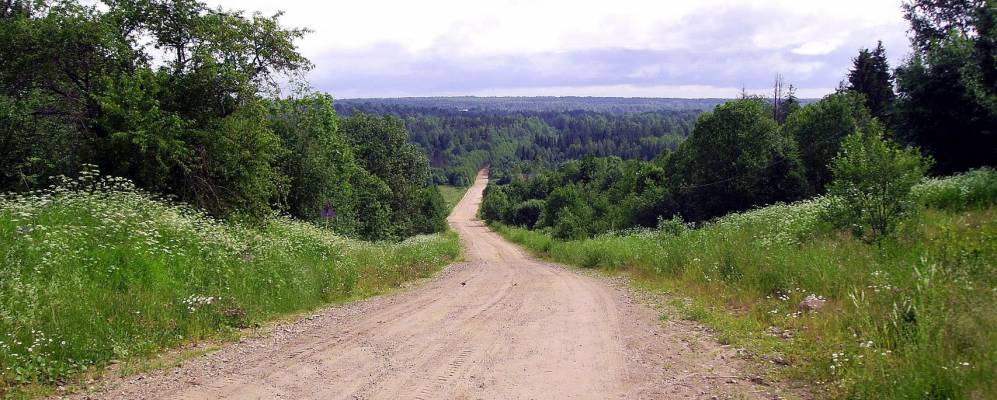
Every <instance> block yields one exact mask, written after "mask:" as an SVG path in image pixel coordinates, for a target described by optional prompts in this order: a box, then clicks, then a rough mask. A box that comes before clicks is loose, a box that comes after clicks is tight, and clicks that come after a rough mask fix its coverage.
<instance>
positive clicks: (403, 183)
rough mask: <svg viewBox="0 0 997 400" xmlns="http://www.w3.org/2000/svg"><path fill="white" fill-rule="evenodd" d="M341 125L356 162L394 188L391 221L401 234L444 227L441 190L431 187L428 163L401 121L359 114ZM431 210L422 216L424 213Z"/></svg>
mask: <svg viewBox="0 0 997 400" xmlns="http://www.w3.org/2000/svg"><path fill="white" fill-rule="evenodd" d="M340 128H341V130H342V132H343V134H344V135H345V137H346V138H347V140H348V141H349V142H350V144H351V147H352V148H353V151H354V153H355V154H356V157H357V161H358V162H359V164H360V165H361V167H363V168H364V169H365V170H367V171H369V172H371V173H372V174H373V175H374V176H376V177H377V178H378V179H380V180H381V181H383V182H384V183H385V184H387V186H388V188H390V190H391V194H392V201H391V221H392V224H393V225H394V226H395V228H396V229H397V232H398V236H401V237H406V236H411V235H415V234H420V233H430V232H437V231H439V230H441V229H443V227H445V219H446V210H445V207H443V206H442V199H441V200H440V203H439V204H440V207H436V199H435V197H437V196H439V192H438V191H436V190H435V189H434V190H427V188H432V186H431V185H430V177H429V162H428V160H427V158H426V155H425V154H424V153H422V151H420V150H419V148H418V147H416V146H415V145H413V144H411V143H409V142H408V132H406V130H405V125H404V123H403V122H402V120H400V119H398V118H395V117H390V116H385V117H375V116H371V115H367V114H363V113H357V114H354V115H351V116H350V117H348V118H345V119H343V120H342V121H341V123H340ZM424 211H426V212H431V215H428V216H427V215H423V214H422V212H424Z"/></svg>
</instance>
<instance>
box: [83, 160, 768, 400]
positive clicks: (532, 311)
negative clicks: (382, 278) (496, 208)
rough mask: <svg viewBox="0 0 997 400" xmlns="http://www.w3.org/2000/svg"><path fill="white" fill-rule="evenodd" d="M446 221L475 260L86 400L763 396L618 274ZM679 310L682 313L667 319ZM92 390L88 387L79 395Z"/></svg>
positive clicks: (703, 339)
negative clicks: (542, 256) (542, 257)
mask: <svg viewBox="0 0 997 400" xmlns="http://www.w3.org/2000/svg"><path fill="white" fill-rule="evenodd" d="M486 183H487V177H486V176H485V175H484V174H482V175H481V176H479V177H478V179H477V181H476V182H475V183H474V185H473V186H472V187H471V188H470V189H469V190H468V192H467V195H465V197H464V198H463V200H461V202H460V203H459V204H458V205H457V207H456V209H455V210H454V212H453V214H452V215H451V216H450V218H449V222H450V225H451V227H453V229H454V230H455V231H456V232H457V233H459V234H460V236H461V238H462V240H463V242H464V243H465V245H466V249H467V250H466V259H467V262H465V263H461V264H456V265H453V266H450V267H448V268H447V269H446V270H444V271H443V272H442V273H441V274H440V275H439V276H438V277H436V278H434V279H432V280H429V281H428V282H425V283H422V284H419V285H417V286H416V287H415V288H412V289H410V290H406V291H402V292H400V293H397V294H393V295H388V296H381V297H378V298H374V299H370V300H367V301H363V302H358V303H354V304H350V305H345V306H337V307H331V308H328V309H325V310H323V311H322V312H320V313H319V314H317V315H315V316H312V317H309V318H304V319H302V320H301V321H298V322H294V323H290V324H287V325H285V326H282V327H279V328H278V329H276V331H275V332H274V333H272V334H270V335H268V336H266V337H261V338H251V339H246V340H244V341H242V342H240V343H238V344H233V345H230V346H226V347H225V348H223V349H222V350H220V351H218V352H215V353H212V354H210V355H206V356H202V357H200V358H197V359H195V360H191V361H188V362H187V363H185V364H184V365H183V366H181V367H177V368H173V369H170V370H164V371H160V372H157V373H154V374H151V375H147V376H138V377H129V378H125V379H123V380H121V381H119V382H115V383H112V384H110V385H108V388H106V389H104V390H103V391H100V392H97V393H93V394H90V395H88V397H92V398H120V399H125V398H127V399H134V398H166V399H264V398H265V399H274V398H287V399H309V398H310V399H354V398H360V399H367V398H370V399H479V398H484V399H568V398H571V399H609V398H654V399H658V398H727V397H729V396H731V395H737V396H739V397H749V398H751V397H756V396H761V395H762V394H763V393H762V392H763V391H764V389H765V388H764V387H759V386H757V385H754V384H751V383H750V382H748V381H747V380H746V379H743V378H744V373H743V372H741V371H740V367H741V364H740V363H741V362H740V361H738V360H737V358H736V357H732V352H733V351H732V350H730V349H725V348H723V347H721V346H719V345H717V344H716V343H715V342H714V341H713V340H711V339H710V338H709V337H707V335H706V334H704V333H703V332H702V331H701V330H699V329H697V328H696V327H695V326H694V325H692V324H689V323H686V322H681V321H669V322H666V323H662V322H660V321H659V319H658V317H659V315H660V311H657V310H654V309H652V308H651V307H649V306H646V305H642V304H640V302H638V301H636V300H635V299H634V297H633V295H632V294H630V292H629V291H628V290H627V289H626V288H625V287H624V286H625V285H621V284H619V283H615V284H613V283H612V282H610V280H609V279H606V278H600V277H597V276H591V275H586V274H582V273H579V272H577V271H575V270H572V269H568V268H565V267H561V266H556V265H551V264H548V263H544V262H541V261H538V260H536V259H534V258H532V257H530V256H528V255H526V254H525V253H524V252H523V251H522V250H520V249H519V248H518V247H516V246H515V245H513V244H511V243H509V242H507V241H505V240H503V239H502V238H501V237H499V236H498V235H497V234H495V233H493V232H491V231H489V230H488V229H487V228H486V227H485V226H484V225H482V223H481V222H480V221H477V220H476V219H475V212H476V210H477V208H478V204H479V203H480V201H481V195H482V191H483V190H484V187H485V185H486ZM673 319H674V318H673ZM85 397H87V396H85Z"/></svg>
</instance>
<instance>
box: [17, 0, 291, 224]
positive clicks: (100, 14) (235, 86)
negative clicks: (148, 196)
mask: <svg viewBox="0 0 997 400" xmlns="http://www.w3.org/2000/svg"><path fill="white" fill-rule="evenodd" d="M5 7H7V6H5ZM14 8H17V7H16V6H15V7H14ZM5 11H7V12H5V13H4V17H3V19H2V20H0V41H2V42H3V43H10V44H12V45H11V46H4V47H3V49H2V50H0V52H2V53H0V60H4V61H2V62H0V83H2V90H3V93H2V95H3V96H4V97H5V99H6V100H5V101H2V102H0V105H3V106H4V111H3V112H2V113H0V115H3V116H5V117H8V118H11V119H12V120H13V121H14V122H15V124H10V125H9V124H4V126H5V132H4V133H3V134H4V135H5V136H6V138H11V139H12V140H11V141H10V143H11V147H12V148H13V149H14V152H15V153H16V154H18V156H17V159H15V160H11V161H10V162H11V163H12V165H9V166H10V167H13V168H9V170H13V171H18V170H20V171H21V172H20V173H15V174H9V173H8V174H7V176H6V179H5V181H3V182H0V186H2V187H4V188H13V189H26V188H31V187H37V186H35V185H39V184H45V183H46V182H41V181H39V178H38V177H45V176H51V175H53V174H57V173H69V172H74V171H75V170H76V169H78V168H79V165H80V164H79V163H82V162H91V163H95V164H98V165H100V166H101V168H102V169H103V170H106V171H108V172H112V173H114V174H116V175H122V176H126V177H130V178H132V179H133V180H135V182H136V183H137V184H139V185H141V186H142V187H145V188H149V189H152V190H156V191H164V192H169V193H172V194H175V195H178V196H180V197H181V198H182V199H184V200H186V201H190V202H192V203H194V204H196V205H198V206H200V207H202V208H204V209H207V210H209V211H211V212H213V213H216V214H228V213H232V212H235V211H238V212H240V213H243V214H248V215H251V216H255V217H257V218H259V217H262V216H264V215H267V214H269V212H270V206H269V204H270V200H271V199H273V198H276V197H280V196H281V195H282V194H283V191H282V188H283V176H282V174H281V173H280V171H278V170H277V169H276V168H274V166H273V164H274V163H275V161H276V159H277V158H278V157H280V156H281V153H282V149H281V148H280V146H279V141H278V140H277V139H276V137H275V136H274V134H273V133H272V132H271V131H270V130H269V129H268V128H267V121H266V118H265V111H264V108H263V107H262V104H261V102H260V99H259V96H258V93H259V92H261V91H265V90H268V89H269V88H271V87H273V85H275V82H276V79H278V78H277V77H278V76H282V75H286V74H290V73H294V72H297V71H302V70H304V69H307V68H308V67H309V63H308V61H307V60H305V59H304V58H303V57H302V56H301V55H299V54H298V53H297V52H296V50H295V47H294V41H295V40H297V39H298V38H300V37H301V36H302V35H303V33H304V31H301V30H295V29H286V28H284V27H282V26H281V25H280V23H279V20H278V18H279V15H278V16H273V17H264V16H262V15H258V14H257V15H252V16H245V15H243V14H241V13H238V12H228V11H223V10H215V9H211V8H209V7H208V6H207V5H205V4H204V3H200V2H197V1H192V0H186V1H165V0H164V1H158V0H157V1H128V2H117V1H109V2H106V3H104V4H100V5H99V6H98V5H81V4H77V3H76V2H71V1H53V2H50V3H38V5H37V6H35V7H34V9H33V10H31V12H9V10H5ZM161 21H172V23H170V24H162V23H160V22H161ZM138 38H143V40H148V41H149V43H148V45H140V44H139V39H138ZM246 43H249V44H251V45H245V44H246ZM150 48H156V49H158V51H159V52H161V53H162V54H163V55H164V57H161V58H158V59H157V58H154V57H153V56H152V55H151V54H150V53H149V50H148V49H150ZM154 60H155V61H154ZM157 63H158V64H159V65H157ZM18 125H20V126H24V125H27V126H28V127H39V126H44V127H54V128H56V129H53V130H52V131H51V132H39V131H38V130H37V128H36V129H32V130H29V131H28V132H19V131H18V130H19V129H20V126H18ZM67 130H68V131H69V132H66V131H67ZM30 134H39V135H40V136H39V137H33V136H31V137H29V136H24V135H30ZM53 135H57V136H53ZM62 135H68V136H69V138H71V139H72V140H66V139H65V136H62ZM41 138H45V139H46V140H45V141H41V143H39V144H37V145H36V143H38V142H39V141H40V140H35V139H41ZM51 139H54V141H48V140H51ZM56 146H59V148H58V150H60V151H61V152H62V153H63V154H67V156H64V157H52V158H45V159H46V162H44V163H38V162H31V160H35V159H43V157H47V156H48V155H49V154H50V153H51V152H52V150H51V149H52V148H53V147H56ZM7 167H8V165H4V169H8V168H7ZM18 167H20V168H18ZM39 167H45V168H44V169H41V170H38V169H37V168H39ZM25 168H27V171H28V173H24V172H25V171H26V170H25ZM31 168H36V169H35V170H32V169H31ZM11 175H14V176H11ZM12 178H13V179H12ZM25 178H31V179H25Z"/></svg>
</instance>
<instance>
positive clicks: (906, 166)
mask: <svg viewBox="0 0 997 400" xmlns="http://www.w3.org/2000/svg"><path fill="white" fill-rule="evenodd" d="M929 165H930V160H929V159H927V158H924V157H922V156H921V155H920V154H919V153H918V151H917V150H916V149H912V148H906V149H905V148H901V147H900V146H899V145H897V144H896V143H893V142H892V141H889V140H887V139H884V138H883V135H882V132H881V131H874V132H868V133H861V132H857V133H854V134H852V135H849V136H848V137H847V138H846V139H845V140H844V142H843V143H842V146H841V152H840V153H839V154H838V156H837V157H835V159H834V161H833V162H832V164H831V171H832V174H833V176H834V180H833V181H832V182H831V185H830V187H829V192H830V194H831V195H832V196H833V198H834V199H835V200H836V201H835V205H836V209H835V210H834V211H835V213H834V214H835V215H836V217H837V218H836V219H835V222H837V223H838V224H839V225H845V226H848V227H850V228H851V229H852V231H853V232H854V233H855V234H856V235H858V236H861V237H864V238H866V239H868V240H870V241H876V242H878V241H880V240H882V239H883V238H884V237H886V236H887V235H889V234H891V233H893V231H894V230H895V229H896V227H897V225H898V224H899V223H900V222H902V221H903V220H904V218H905V217H907V216H909V215H910V214H911V213H912V212H913V211H914V209H915V205H914V202H913V201H912V199H911V188H913V187H914V185H916V184H918V183H920V182H921V180H923V179H924V174H925V172H926V171H927V169H928V168H929Z"/></svg>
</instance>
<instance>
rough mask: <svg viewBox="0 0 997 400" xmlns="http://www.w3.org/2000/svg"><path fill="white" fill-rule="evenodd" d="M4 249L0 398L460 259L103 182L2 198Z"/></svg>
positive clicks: (441, 239)
mask: <svg viewBox="0 0 997 400" xmlns="http://www.w3.org/2000/svg"><path fill="white" fill-rule="evenodd" d="M0 249H2V251H0V259H2V260H3V265H2V268H0V332H2V334H0V365H2V366H3V368H0V394H2V393H4V392H6V391H11V390H16V389H17V388H18V387H20V386H22V385H24V384H29V383H51V384H55V383H60V384H62V383H66V382H71V379H72V377H73V376H75V375H78V374H80V373H82V372H86V371H94V370H98V369H100V368H101V367H102V366H104V365H106V364H107V363H108V362H110V361H111V360H126V359H130V358H134V357H143V356H147V355H150V354H152V353H154V352H157V351H160V350H163V349H166V348H169V347H172V346H176V345H179V344H182V343H187V342H193V341H198V340H202V339H205V338H211V337H214V336H216V335H217V334H219V333H225V332H232V331H234V330H237V329H240V328H246V327H254V326H259V325H260V324H262V323H265V322H266V321H269V320H271V319H273V318H275V317H278V316H281V315H286V314H288V313H294V312H299V311H303V310H308V309H311V308H315V307H318V306H321V305H323V304H327V303H329V302H335V301H343V300H348V299H355V298H362V297H365V296H369V295H371V294H375V293H380V292H382V291H384V290H387V289H390V288H395V287H398V286H399V284H401V283H402V282H404V281H407V280H411V279H414V278H418V277H427V276H430V275H431V274H432V273H434V272H435V271H437V270H439V269H440V268H441V267H442V266H444V265H446V264H448V263H450V262H452V261H454V259H455V258H457V257H458V256H459V253H460V245H459V243H458V241H457V238H456V236H455V235H454V234H453V233H445V234H434V235H428V236H416V237H412V238H409V239H406V240H404V241H401V242H377V243H373V242H362V241H358V240H354V239H348V238H345V237H342V236H339V235H337V234H335V233H333V232H332V231H330V230H327V229H324V228H321V227H317V226H315V225H312V224H309V223H306V222H301V221H296V220H293V219H290V218H287V217H271V218H267V219H266V220H265V221H264V222H261V223H258V224H252V225H249V224H239V223H231V222H224V221H221V220H218V219H216V218H213V217H210V216H208V215H206V214H204V213H203V212H201V211H198V210H197V209H195V208H192V207H190V206H187V205H182V204H173V203H170V202H167V201H164V200H161V199H159V198H157V197H155V196H153V195H151V194H149V193H146V192H143V191H141V190H138V189H136V188H135V187H134V185H133V184H132V183H131V182H129V181H128V180H125V179H120V178H111V177H102V176H99V175H98V174H97V173H96V171H86V172H85V173H83V175H82V176H81V177H80V178H78V179H73V180H68V179H66V180H63V181H62V182H60V183H59V184H57V185H56V186H55V187H54V188H52V189H46V190H41V191H35V192H29V193H22V194H7V195H4V196H3V197H0ZM11 394H13V392H12V393H11Z"/></svg>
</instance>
